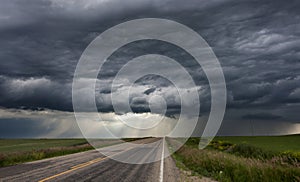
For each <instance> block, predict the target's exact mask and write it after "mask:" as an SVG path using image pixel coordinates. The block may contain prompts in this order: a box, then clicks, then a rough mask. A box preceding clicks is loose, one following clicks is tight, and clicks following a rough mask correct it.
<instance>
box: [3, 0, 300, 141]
mask: <svg viewBox="0 0 300 182" xmlns="http://www.w3.org/2000/svg"><path fill="white" fill-rule="evenodd" d="M299 10H300V2H299V1H297V0H294V1H293V0H287V1H281V0H241V1H234V0H211V1H206V0H189V1H188V2H186V1H181V0H143V1H141V0H68V1H60V0H26V1H23V0H3V1H2V2H1V5H0V40H1V41H0V138H22V137H26V138H31V137H43V138H45V137H54V138H55V137H82V134H81V132H80V130H79V128H78V126H77V123H76V119H75V117H74V113H73V106H72V82H73V75H74V72H75V68H76V65H77V63H78V60H79V58H80V56H81V54H82V53H83V51H84V50H85V48H86V47H87V46H88V45H89V43H90V42H91V41H92V40H94V39H95V38H96V37H97V36H99V35H100V34H101V33H102V32H103V31H105V30H107V29H108V28H110V27H113V26H115V25H118V24H119V23H122V22H125V21H129V20H134V19H137V18H164V19H169V20H173V21H176V22H179V23H181V24H183V25H186V26H188V27H190V28H191V29H193V30H194V31H196V32H197V33H198V34H200V35H201V36H202V37H203V38H204V40H206V42H207V43H208V45H209V46H210V47H211V48H212V50H213V51H214V53H215V55H216V56H217V58H218V60H219V62H220V64H221V66H222V69H223V72H224V76H225V80H226V88H227V106H226V112H225V116H224V120H223V122H222V125H221V128H220V130H219V132H218V134H219V135H278V134H293V133H300V119H299V110H300V75H299V73H300V31H299V30H300V11H299ZM145 54H160V55H165V56H168V57H170V58H173V59H174V60H176V61H178V62H179V63H180V64H181V65H183V66H184V67H185V68H186V70H187V71H188V72H189V73H190V75H191V77H192V78H193V80H194V82H195V83H196V89H197V91H198V93H199V98H200V102H201V110H200V115H199V122H198V125H197V127H196V129H195V131H194V135H197V136H198V135H201V131H202V130H203V127H204V126H205V123H206V121H207V116H208V114H209V112H210V107H211V94H210V87H209V84H208V80H207V78H206V75H205V73H204V72H203V70H202V68H201V67H200V66H199V65H197V64H196V62H195V60H194V58H193V57H192V56H191V55H190V54H189V53H187V52H186V51H184V50H182V49H180V48H178V47H176V46H175V45H172V44H169V43H166V42H161V41H155V40H147V41H138V42H134V43H130V44H128V45H126V46H124V47H121V48H120V49H118V50H117V51H116V52H114V53H113V54H112V55H111V56H110V57H109V59H108V60H107V62H106V63H105V64H104V65H103V67H102V69H101V71H100V73H99V74H98V79H97V83H98V86H96V104H97V109H98V112H99V113H101V115H102V116H103V117H102V120H101V121H88V120H87V121H84V123H85V122H86V124H84V126H86V129H85V130H86V131H89V133H90V136H94V134H95V133H98V134H99V133H102V134H103V137H108V135H105V134H104V133H107V132H106V131H105V129H104V128H101V127H99V128H97V130H96V129H95V127H93V126H97V125H98V124H99V123H102V124H103V123H105V126H107V127H109V128H110V129H111V130H113V131H114V132H115V133H117V134H119V135H120V136H121V137H124V136H129V137H130V136H148V135H153V136H155V135H159V133H160V132H159V131H158V130H157V128H156V129H155V128H154V129H153V130H149V131H133V130H131V129H130V128H126V127H125V126H124V123H122V122H121V121H120V120H122V119H124V118H125V119H127V120H128V121H130V122H133V123H138V125H143V126H144V125H147V124H149V123H150V124H151V122H153V121H156V120H159V118H161V117H162V116H161V113H160V111H161V108H160V106H159V105H158V106H157V107H158V108H156V109H154V110H151V107H150V106H149V103H150V102H153V100H152V101H151V99H153V98H154V99H155V98H158V97H159V98H164V102H165V104H166V105H167V106H168V107H167V110H166V113H165V114H164V116H163V117H164V121H163V123H162V125H160V126H159V127H160V128H169V129H170V128H173V127H174V125H175V124H176V119H177V118H178V115H179V114H180V109H181V99H180V96H179V95H178V92H177V91H178V90H177V89H176V87H175V86H174V85H173V84H172V83H171V82H170V81H169V80H167V79H165V78H163V77H160V76H157V75H147V76H144V77H142V78H140V79H138V80H137V81H136V82H135V83H134V85H132V87H131V88H130V85H128V84H126V82H124V83H122V84H120V85H119V87H118V88H111V85H112V80H113V79H114V77H115V76H116V74H117V73H118V71H119V70H120V69H121V68H122V66H124V65H125V64H126V63H128V62H129V61H130V60H131V59H133V58H135V57H138V56H141V55H145ZM157 69H159V65H158V67H157ZM165 71H166V72H167V73H174V71H175V72H176V70H172V69H167V70H165ZM128 76H130V73H128ZM181 81H182V82H183V83H184V82H185V80H181ZM83 87H84V84H83ZM129 88H130V98H129V103H130V106H131V109H132V111H131V112H128V111H126V110H124V111H121V112H118V113H117V112H115V111H114V107H113V106H112V100H111V98H110V96H111V94H112V93H114V94H115V95H117V96H119V97H123V94H124V93H125V91H126V90H128V89H129ZM186 92H187V93H188V90H187V91H186ZM187 95H188V94H187ZM156 96H158V97H156ZM84 97H85V95H84V94H83V95H82V99H83V100H84ZM154 101H156V102H158V103H160V99H158V100H154ZM151 111H153V112H151ZM84 112H85V111H84ZM91 114H94V113H91ZM187 120H188V118H187ZM91 126H92V127H91Z"/></svg>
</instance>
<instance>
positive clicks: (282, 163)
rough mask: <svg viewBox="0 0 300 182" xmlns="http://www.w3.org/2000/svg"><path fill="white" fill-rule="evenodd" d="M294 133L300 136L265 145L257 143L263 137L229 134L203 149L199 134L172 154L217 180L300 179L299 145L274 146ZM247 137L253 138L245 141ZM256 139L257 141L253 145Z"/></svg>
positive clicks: (184, 163) (180, 165)
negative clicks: (240, 136) (228, 136)
mask: <svg viewBox="0 0 300 182" xmlns="http://www.w3.org/2000/svg"><path fill="white" fill-rule="evenodd" d="M294 137H295V138H298V137H299V136H297V135H295V136H291V137H286V136H283V138H284V139H280V142H278V141H277V142H274V141H273V142H271V144H270V143H266V144H265V145H266V146H267V145H269V146H267V147H264V148H260V147H258V146H259V145H262V141H260V137H255V139H252V138H251V137H242V138H240V139H235V138H234V139H233V137H231V138H230V139H231V140H228V138H227V137H226V141H224V140H220V139H224V138H222V137H217V138H215V139H214V140H213V141H212V142H211V143H210V144H209V146H208V147H206V148H205V149H203V150H199V149H198V143H199V138H190V139H189V140H188V141H187V142H186V144H185V145H184V146H183V147H182V148H181V149H180V150H178V151H177V152H175V153H174V154H173V157H174V158H175V160H176V161H178V162H177V165H179V167H181V168H182V166H183V165H184V166H185V167H187V168H188V169H190V170H192V171H193V172H195V173H198V174H201V175H203V176H207V177H211V178H213V179H216V180H218V181H300V155H299V154H300V153H299V151H300V150H298V151H297V150H296V149H297V146H293V147H291V148H292V150H289V148H287V147H280V150H271V149H272V148H276V145H275V143H277V144H278V143H281V142H289V139H291V138H293V139H294ZM236 138H239V137H236ZM263 138H264V140H263V141H264V142H267V141H269V140H272V139H274V138H273V137H272V139H266V138H265V137H263ZM276 138H280V137H276ZM245 139H248V140H247V141H251V142H243V141H245ZM255 140H257V142H258V143H259V144H258V145H255V144H254V145H253V143H255ZM232 141H234V142H235V143H233V142H232ZM297 142H298V141H295V142H293V145H297ZM272 144H273V146H270V145H272ZM291 145H292V144H289V146H291Z"/></svg>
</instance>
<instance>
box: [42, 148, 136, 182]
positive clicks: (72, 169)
mask: <svg viewBox="0 0 300 182" xmlns="http://www.w3.org/2000/svg"><path fill="white" fill-rule="evenodd" d="M132 148H133V147H130V148H128V149H127V150H124V151H121V152H118V153H115V154H113V155H111V156H107V157H104V158H97V159H93V160H91V161H88V162H85V163H82V164H78V165H76V166H73V167H71V169H69V170H67V171H64V172H61V173H58V174H56V175H53V176H50V177H47V178H44V179H42V180H39V182H45V181H48V180H50V179H53V178H56V177H58V176H62V175H64V174H67V173H70V172H72V171H75V170H77V169H81V168H84V167H87V166H89V165H92V164H94V163H97V162H100V161H103V160H104V159H107V158H109V157H112V156H115V155H118V154H120V153H122V152H126V151H128V150H130V149H132Z"/></svg>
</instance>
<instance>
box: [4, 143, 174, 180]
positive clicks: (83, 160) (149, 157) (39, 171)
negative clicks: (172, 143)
mask: <svg viewBox="0 0 300 182" xmlns="http://www.w3.org/2000/svg"><path fill="white" fill-rule="evenodd" d="M136 143H139V144H147V145H145V146H142V145H136ZM136 143H125V144H118V145H114V146H110V147H105V148H101V149H99V150H100V151H101V153H100V152H98V151H96V150H91V151H87V152H82V153H76V154H71V155H66V156H60V157H55V158H50V159H44V160H40V161H35V162H29V163H24V164H20V165H15V166H9V167H4V168H0V181H22V182H25V181H30V182H32V181H40V182H44V181H158V182H160V181H177V180H178V179H179V172H178V169H177V168H176V166H175V163H174V161H173V159H172V158H171V157H166V158H163V156H166V155H167V154H168V152H169V151H168V147H166V146H165V141H164V140H162V139H161V140H157V139H153V138H152V139H143V140H138V141H137V142H136ZM103 154H105V155H103ZM107 156H109V157H107ZM161 159H163V160H161ZM120 161H122V162H120ZM151 161H156V162H151ZM149 162H151V163H149Z"/></svg>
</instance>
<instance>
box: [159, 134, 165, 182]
mask: <svg viewBox="0 0 300 182" xmlns="http://www.w3.org/2000/svg"><path fill="white" fill-rule="evenodd" d="M164 155H165V137H164V138H163V146H162V153H161V159H160V175H159V181H160V182H163V181H164Z"/></svg>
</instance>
